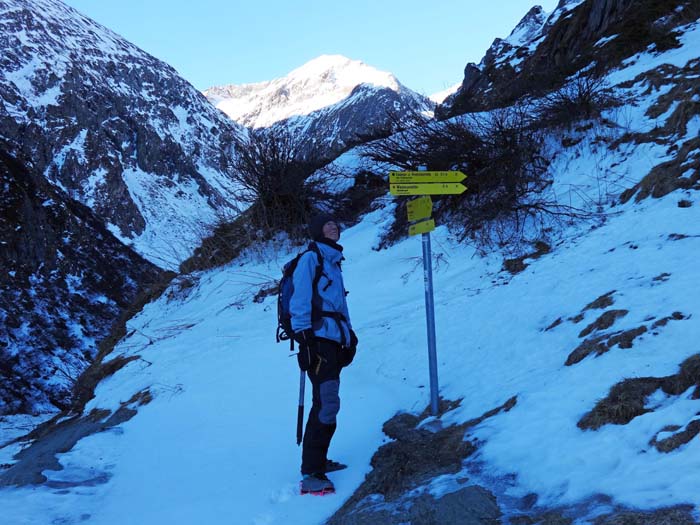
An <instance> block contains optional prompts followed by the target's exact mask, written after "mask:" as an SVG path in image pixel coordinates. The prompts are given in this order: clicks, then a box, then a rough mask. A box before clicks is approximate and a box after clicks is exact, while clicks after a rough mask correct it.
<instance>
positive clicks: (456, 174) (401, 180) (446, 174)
mask: <svg viewBox="0 0 700 525" xmlns="http://www.w3.org/2000/svg"><path fill="white" fill-rule="evenodd" d="M466 178H467V176H466V175H465V174H464V173H462V172H461V171H390V172H389V182H390V183H391V184H407V183H416V182H418V183H425V182H462V181H463V180H464V179H466Z"/></svg>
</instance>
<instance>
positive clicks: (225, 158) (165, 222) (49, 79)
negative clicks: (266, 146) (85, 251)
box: [0, 0, 242, 267]
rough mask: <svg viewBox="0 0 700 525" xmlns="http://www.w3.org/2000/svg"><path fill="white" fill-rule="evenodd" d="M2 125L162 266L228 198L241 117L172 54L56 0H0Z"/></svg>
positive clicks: (53, 176)
mask: <svg viewBox="0 0 700 525" xmlns="http://www.w3.org/2000/svg"><path fill="white" fill-rule="evenodd" d="M0 100H1V101H2V104H0V136H2V137H4V138H6V139H8V140H11V141H13V142H14V143H16V144H20V145H21V154H22V156H24V157H25V158H27V159H31V161H32V162H33V163H34V166H35V169H36V171H37V172H38V173H41V174H43V175H44V176H45V177H46V178H47V179H48V180H49V181H50V182H51V183H52V184H55V185H56V186H58V187H60V188H62V189H64V190H65V192H66V193H67V194H68V195H69V196H70V197H71V198H74V199H75V200H77V201H79V202H82V203H83V204H85V205H86V206H88V207H90V208H91V209H93V210H94V211H95V213H96V214H97V216H98V217H100V218H102V220H103V221H104V222H105V223H106V224H107V226H108V228H109V229H110V230H111V231H112V232H113V233H114V234H115V235H117V236H118V237H119V238H120V239H122V240H123V241H124V242H127V243H133V245H134V247H135V248H136V249H137V250H138V251H140V252H141V253H142V254H144V255H146V256H147V257H148V258H150V259H151V260H152V261H154V262H156V263H157V264H159V265H161V266H170V267H174V266H175V265H176V264H177V263H178V262H179V261H180V260H182V259H183V258H185V257H186V256H188V255H189V252H190V251H191V249H192V248H194V246H195V245H196V243H197V241H198V240H199V238H200V236H201V233H202V232H201V231H198V230H201V229H206V227H207V226H208V225H209V224H212V223H213V222H215V221H216V215H217V213H219V212H222V211H225V210H227V209H229V208H230V205H231V201H232V200H233V192H234V191H235V187H234V185H233V183H232V182H231V179H230V175H231V172H232V168H231V163H230V159H231V156H232V155H234V151H233V149H234V147H233V143H234V139H235V137H236V136H237V135H238V134H239V133H242V128H240V127H239V126H237V125H236V124H235V123H233V122H232V121H231V120H230V119H227V118H226V117H225V116H224V115H223V114H221V113H220V112H219V111H217V110H216V109H215V108H213V107H212V106H211V105H210V104H209V103H208V101H207V100H206V99H205V98H204V97H203V96H202V95H201V93H199V92H198V91H197V90H196V89H194V88H193V87H192V86H191V85H190V84H188V83H187V82H186V81H185V80H184V79H182V78H181V77H180V76H179V75H178V74H177V72H176V71H175V70H174V69H173V68H171V67H170V66H168V65H167V64H165V63H163V62H161V61H159V60H157V59H156V58H154V57H152V56H150V55H148V54H147V53H145V52H143V51H141V50H140V49H138V48H137V47H136V46H134V45H133V44H131V43H129V42H127V41H126V40H124V39H122V38H121V37H119V36H118V35H116V34H114V33H113V32H111V31H109V30H108V29H106V28H104V27H102V26H100V25H99V24H97V23H95V22H93V21H92V20H90V19H88V18H86V17H84V16H82V15H81V14H80V13H78V12H77V11H75V10H74V9H72V8H70V7H68V6H66V5H65V4H63V3H61V2H60V1H58V0H32V1H28V0H6V1H3V2H2V3H0Z"/></svg>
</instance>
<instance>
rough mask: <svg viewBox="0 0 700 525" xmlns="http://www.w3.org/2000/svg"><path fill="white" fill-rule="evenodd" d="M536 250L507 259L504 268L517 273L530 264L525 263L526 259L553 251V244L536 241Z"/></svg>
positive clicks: (537, 257)
mask: <svg viewBox="0 0 700 525" xmlns="http://www.w3.org/2000/svg"><path fill="white" fill-rule="evenodd" d="M534 247H535V251H534V252H532V253H528V254H526V255H522V256H521V257H517V258H515V259H506V260H505V261H503V269H504V270H506V271H508V272H510V273H511V274H513V275H515V274H516V273H520V272H522V271H523V270H524V269H525V268H527V267H528V265H527V264H526V263H525V259H539V258H540V257H542V256H543V255H546V254H548V253H550V252H551V251H552V248H551V246H549V244H547V243H546V242H544V241H536V242H535V245H534Z"/></svg>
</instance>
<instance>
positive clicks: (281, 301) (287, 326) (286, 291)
mask: <svg viewBox="0 0 700 525" xmlns="http://www.w3.org/2000/svg"><path fill="white" fill-rule="evenodd" d="M307 252H314V253H316V255H317V256H318V264H317V265H316V274H315V275H314V280H313V283H312V291H311V321H312V323H313V322H314V321H316V320H318V319H320V317H321V307H320V305H321V298H320V296H319V295H318V281H319V280H320V279H321V275H323V256H322V255H321V251H320V250H319V249H318V246H316V243H315V242H311V243H309V247H308V248H307V249H306V250H304V251H303V252H301V253H299V254H298V255H297V256H296V257H294V259H292V260H291V261H289V262H288V263H287V264H285V265H284V267H283V268H282V278H281V279H280V282H279V286H278V292H277V342H278V343H279V342H280V341H287V340H289V351H290V352H292V351H294V330H292V315H291V313H290V311H289V303H290V301H291V299H292V294H293V293H294V279H293V276H294V270H296V269H297V264H299V259H301V256H302V255H304V254H305V253H307Z"/></svg>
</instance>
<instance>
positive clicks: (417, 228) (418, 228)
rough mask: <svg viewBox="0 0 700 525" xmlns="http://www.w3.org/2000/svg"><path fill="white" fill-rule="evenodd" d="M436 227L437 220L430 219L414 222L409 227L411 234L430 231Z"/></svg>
mask: <svg viewBox="0 0 700 525" xmlns="http://www.w3.org/2000/svg"><path fill="white" fill-rule="evenodd" d="M434 229H435V221H434V220H433V219H430V220H428V221H421V222H417V223H415V224H412V225H411V226H409V227H408V234H409V235H418V234H419V233H429V232H431V231H433V230H434Z"/></svg>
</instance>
